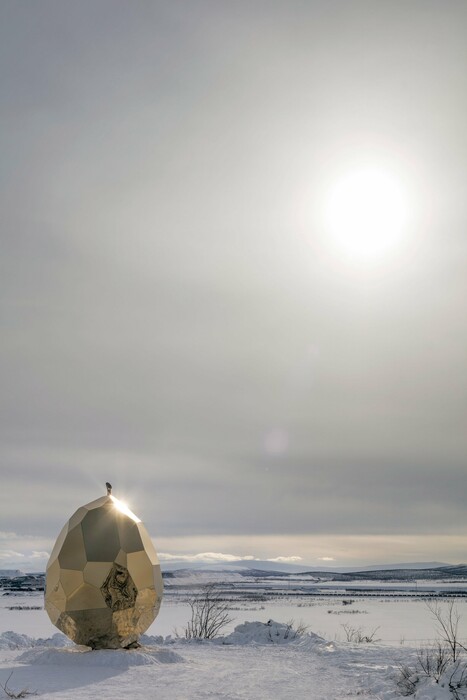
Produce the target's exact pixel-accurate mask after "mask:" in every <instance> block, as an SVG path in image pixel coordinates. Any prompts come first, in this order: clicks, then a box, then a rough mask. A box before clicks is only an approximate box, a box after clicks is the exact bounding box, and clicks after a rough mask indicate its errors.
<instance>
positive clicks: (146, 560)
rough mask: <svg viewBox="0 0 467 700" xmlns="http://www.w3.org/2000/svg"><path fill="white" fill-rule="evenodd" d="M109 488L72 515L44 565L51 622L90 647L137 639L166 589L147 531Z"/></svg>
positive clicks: (123, 644) (118, 644)
mask: <svg viewBox="0 0 467 700" xmlns="http://www.w3.org/2000/svg"><path fill="white" fill-rule="evenodd" d="M108 486H109V485H108ZM110 491H111V487H110ZM110 491H109V490H108V495H107V496H104V497H102V498H98V499H96V500H95V501H93V502H92V503H89V504H88V505H86V506H83V507H81V508H79V509H78V510H77V511H76V512H75V513H74V514H73V515H72V517H71V518H70V520H69V522H68V523H67V524H66V525H65V527H64V528H63V529H62V531H61V533H60V535H59V537H58V539H57V542H56V543H55V546H54V549H53V552H52V555H51V557H50V559H49V562H48V564H47V576H46V590H45V609H46V610H47V613H48V615H49V617H50V619H51V621H52V622H53V623H54V624H55V625H56V626H57V627H58V628H59V629H60V630H61V631H62V632H64V633H65V634H67V635H68V636H69V637H70V638H71V639H72V640H73V641H74V642H76V643H77V644H86V645H88V646H91V647H92V648H94V649H106V648H118V647H128V646H130V645H134V644H136V643H137V640H138V635H139V634H141V633H143V632H144V631H146V629H147V628H148V627H149V625H150V624H151V623H152V622H153V620H154V619H155V617H156V615H157V613H158V611H159V608H160V603H161V599H162V592H163V584H162V576H161V573H160V567H159V566H158V559H157V554H156V551H155V549H154V546H153V544H152V542H151V539H150V537H149V535H148V533H147V531H146V529H145V528H144V526H143V525H142V523H141V522H140V521H139V519H138V518H137V517H136V516H135V515H134V514H133V513H132V512H131V511H130V510H129V509H128V507H127V506H126V505H125V504H123V503H121V502H119V501H118V500H117V499H116V498H114V497H113V496H111V495H110Z"/></svg>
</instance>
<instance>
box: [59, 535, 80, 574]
mask: <svg viewBox="0 0 467 700" xmlns="http://www.w3.org/2000/svg"><path fill="white" fill-rule="evenodd" d="M86 561H87V559H86V552H85V551H84V540H83V532H82V530H81V525H76V527H74V528H72V529H71V530H69V531H68V535H67V536H66V538H65V541H64V543H63V545H62V548H61V550H60V554H59V555H58V562H59V564H60V567H61V568H62V569H77V570H78V571H82V569H83V568H84V567H85V565H86Z"/></svg>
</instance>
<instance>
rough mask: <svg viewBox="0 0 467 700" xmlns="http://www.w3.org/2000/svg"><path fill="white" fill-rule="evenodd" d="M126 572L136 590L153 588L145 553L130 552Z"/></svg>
mask: <svg viewBox="0 0 467 700" xmlns="http://www.w3.org/2000/svg"><path fill="white" fill-rule="evenodd" d="M127 561H128V571H129V572H130V575H131V578H132V579H133V581H134V582H135V584H136V586H137V588H138V590H140V589H142V588H150V587H153V588H154V578H153V570H152V564H151V562H150V561H149V557H148V555H147V554H146V552H132V553H131V554H128V556H127Z"/></svg>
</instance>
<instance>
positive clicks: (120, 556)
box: [114, 549, 127, 567]
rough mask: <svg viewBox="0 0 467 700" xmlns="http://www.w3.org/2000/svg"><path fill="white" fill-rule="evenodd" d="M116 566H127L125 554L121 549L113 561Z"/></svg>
mask: <svg viewBox="0 0 467 700" xmlns="http://www.w3.org/2000/svg"><path fill="white" fill-rule="evenodd" d="M114 561H115V563H116V564H120V566H125V567H126V566H127V553H126V552H125V551H124V550H123V549H121V550H120V551H119V553H118V554H117V556H116V557H115V559H114Z"/></svg>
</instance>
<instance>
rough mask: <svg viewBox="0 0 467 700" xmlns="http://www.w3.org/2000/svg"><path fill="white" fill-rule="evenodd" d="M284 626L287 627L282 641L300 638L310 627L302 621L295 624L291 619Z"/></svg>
mask: <svg viewBox="0 0 467 700" xmlns="http://www.w3.org/2000/svg"><path fill="white" fill-rule="evenodd" d="M285 624H286V625H287V630H286V633H285V635H284V639H296V638H297V637H301V636H302V635H304V634H305V633H306V632H307V631H308V630H309V628H310V625H307V624H306V623H305V622H303V620H299V621H298V622H295V620H294V619H293V618H291V619H290V620H288V621H287V622H286V623H285Z"/></svg>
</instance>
